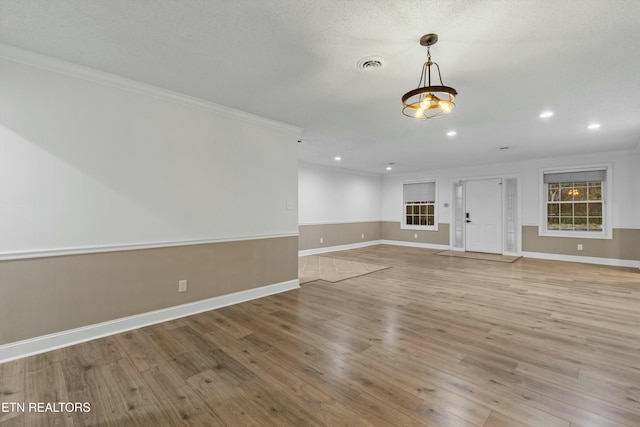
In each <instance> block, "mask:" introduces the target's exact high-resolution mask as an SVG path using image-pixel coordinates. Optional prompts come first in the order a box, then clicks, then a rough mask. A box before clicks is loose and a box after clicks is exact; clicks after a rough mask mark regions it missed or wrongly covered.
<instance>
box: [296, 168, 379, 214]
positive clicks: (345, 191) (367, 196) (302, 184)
mask: <svg viewBox="0 0 640 427" xmlns="http://www.w3.org/2000/svg"><path fill="white" fill-rule="evenodd" d="M298 182H299V184H298V185H299V188H298V193H299V196H298V197H299V206H300V208H299V209H300V214H299V222H300V224H301V225H306V224H328V223H343V222H364V221H380V219H381V216H380V209H381V206H382V199H381V186H382V177H381V176H379V175H369V174H364V173H358V172H351V171H347V170H344V169H337V168H330V167H326V166H318V165H311V164H308V163H300V164H299V167H298Z"/></svg>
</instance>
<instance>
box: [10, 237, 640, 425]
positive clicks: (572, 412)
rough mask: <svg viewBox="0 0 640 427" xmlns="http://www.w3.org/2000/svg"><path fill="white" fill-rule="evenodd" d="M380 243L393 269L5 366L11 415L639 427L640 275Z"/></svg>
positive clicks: (76, 420) (375, 251)
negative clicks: (57, 407)
mask: <svg viewBox="0 0 640 427" xmlns="http://www.w3.org/2000/svg"><path fill="white" fill-rule="evenodd" d="M434 252H435V251H429V250H425V249H417V248H404V247H393V246H373V247H369V248H364V249H357V250H352V251H345V252H340V253H334V254H332V256H333V257H337V258H343V259H350V260H354V261H360V262H366V263H371V264H380V265H387V266H392V268H389V269H386V270H381V271H378V272H374V273H371V274H368V275H366V276H360V277H355V278H352V279H347V280H344V281H341V282H337V283H328V282H322V281H316V282H311V283H309V284H306V285H303V287H302V288H301V289H300V290H295V291H290V292H287V293H283V294H278V295H274V296H271V297H267V298H263V299H260V300H255V301H251V302H247V303H242V304H238V305H235V306H232V307H227V308H223V309H219V310H216V311H212V312H208V313H204V314H200V315H196V316H192V317H188V318H184V319H179V320H175V321H172V322H167V323H162V324H159V325H155V326H151V327H147V328H144V329H139V330H136V331H132V332H127V333H123V334H119V335H115V336H111V337H107V338H103V339H99V340H95V341H92V342H88V343H84V344H80V345H76V346H73V347H69V348H65V349H61V350H57V351H53V352H49V353H46V354H43V355H39V356H34V357H29V358H26V359H22V360H19V361H15V362H10V363H5V364H3V365H0V400H2V401H4V402H34V401H35V402H55V401H62V402H77V401H79V402H85V401H86V402H89V403H90V404H91V412H89V413H73V414H48V415H45V414H34V413H15V412H14V413H0V421H2V422H1V424H2V425H3V426H5V425H8V426H13V425H19V426H29V427H31V426H38V425H91V426H120V425H122V426H128V425H140V426H174V425H193V426H207V425H210V426H219V425H226V426H241V425H254V426H303V425H327V426H360V425H370V426H385V425H392V426H400V425H427V426H523V425H526V426H570V425H571V426H638V425H640V273H639V272H638V271H637V270H634V269H622V268H612V267H603V266H593V265H584V264H572V263H562V262H552V261H543V260H532V259H526V258H525V259H520V260H518V261H516V262H514V263H502V262H492V261H481V260H473V259H463V258H449V257H443V256H434V255H432V254H433V253H434Z"/></svg>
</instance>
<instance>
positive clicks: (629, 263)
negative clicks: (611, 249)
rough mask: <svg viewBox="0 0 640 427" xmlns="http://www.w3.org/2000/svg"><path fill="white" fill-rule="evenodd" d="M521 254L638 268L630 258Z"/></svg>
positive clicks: (554, 259)
mask: <svg viewBox="0 0 640 427" xmlns="http://www.w3.org/2000/svg"><path fill="white" fill-rule="evenodd" d="M522 256H523V257H526V258H538V259H549V260H553V261H569V262H582V263H585V264H600V265H611V266H614V267H633V268H640V261H634V260H631V259H616V258H598V257H590V256H577V255H561V254H548V253H544V252H522Z"/></svg>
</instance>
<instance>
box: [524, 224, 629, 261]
mask: <svg viewBox="0 0 640 427" xmlns="http://www.w3.org/2000/svg"><path fill="white" fill-rule="evenodd" d="M578 244H582V247H583V248H582V250H581V251H579V250H578ZM522 250H523V251H525V252H541V253H547V254H559V255H575V256H586V257H596V258H613V259H621V260H634V261H640V229H633V228H614V229H613V238H612V239H580V238H570V237H548V236H538V227H537V226H533V225H525V226H523V227H522Z"/></svg>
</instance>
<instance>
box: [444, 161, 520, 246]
mask: <svg viewBox="0 0 640 427" xmlns="http://www.w3.org/2000/svg"><path fill="white" fill-rule="evenodd" d="M482 179H502V183H503V185H504V183H505V180H508V179H515V180H516V186H515V188H516V202H515V206H513V209H514V210H515V215H513V217H514V219H513V227H514V229H515V239H516V250H515V251H507V250H506V249H505V248H507V245H506V244H505V239H506V238H507V230H506V228H507V224H509V222H507V220H506V218H507V215H506V212H505V211H506V209H507V203H506V201H505V198H506V197H507V192H506V191H504V187H503V191H502V240H503V244H502V254H503V255H517V256H521V255H522V175H521V174H504V175H485V176H471V177H454V178H452V179H451V181H450V182H451V193H450V194H451V215H450V217H449V246H450V249H451V250H453V251H462V252H464V250H465V245H466V235H465V228H466V227H465V226H464V225H462V227H461V229H458V231H459V232H460V233H461V237H460V239H459V241H458V239H457V238H456V225H457V221H458V220H459V219H458V210H460V211H461V213H460V219H462V221H464V213H465V212H466V210H465V209H466V206H465V204H464V201H465V198H466V185H465V184H466V182H468V181H476V180H482ZM458 184H461V185H462V196H461V197H462V203H461V204H460V205H459V207H457V203H456V186H457V185H458ZM512 234H513V232H512Z"/></svg>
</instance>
